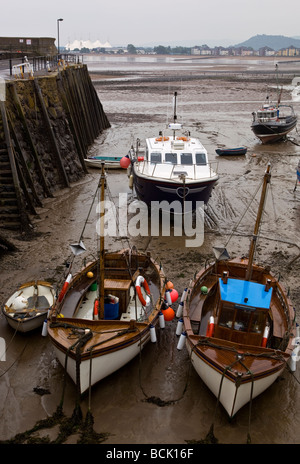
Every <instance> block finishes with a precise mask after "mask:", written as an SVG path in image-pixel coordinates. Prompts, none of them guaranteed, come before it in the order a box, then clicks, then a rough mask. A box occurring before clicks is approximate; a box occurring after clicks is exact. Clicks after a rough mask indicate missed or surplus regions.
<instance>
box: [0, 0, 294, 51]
mask: <svg viewBox="0 0 300 464" xmlns="http://www.w3.org/2000/svg"><path fill="white" fill-rule="evenodd" d="M3 3H4V2H2V11H1V15H0V36H17V37H22V36H31V37H41V36H42V37H55V38H56V37H57V19H58V18H63V19H64V21H63V22H61V23H60V44H61V45H65V44H66V43H67V42H73V41H74V40H75V39H78V40H91V41H96V40H100V41H101V42H102V43H104V42H106V41H109V42H110V43H111V44H112V45H125V46H126V45H127V44H129V43H132V44H133V45H137V46H138V45H145V44H147V43H153V42H155V43H162V44H168V43H170V45H172V44H174V42H176V43H181V42H182V43H183V42H184V41H187V40H189V41H192V42H195V43H193V44H194V45H201V44H204V43H207V44H208V45H211V46H213V45H217V44H218V45H224V46H226V45H230V44H236V43H239V42H242V41H244V40H247V39H249V38H250V37H251V36H254V35H257V34H268V35H284V36H289V37H292V36H300V25H299V17H300V2H299V0H288V1H287V2H282V0H251V1H248V0H247V1H245V0H243V1H242V0H147V1H145V0H106V1H99V0H72V1H71V0H51V1H49V2H43V1H41V0H39V1H36V0H22V1H21V0H15V1H13V0H11V1H6V2H5V3H4V4H3Z"/></svg>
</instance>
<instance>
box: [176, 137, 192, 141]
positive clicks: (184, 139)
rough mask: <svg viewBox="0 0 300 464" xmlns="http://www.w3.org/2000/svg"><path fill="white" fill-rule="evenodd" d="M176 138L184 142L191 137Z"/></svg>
mask: <svg viewBox="0 0 300 464" xmlns="http://www.w3.org/2000/svg"><path fill="white" fill-rule="evenodd" d="M176 140H182V141H183V142H187V141H188V140H189V139H188V138H187V137H177V139H176Z"/></svg>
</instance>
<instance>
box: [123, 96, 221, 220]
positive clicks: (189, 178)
mask: <svg viewBox="0 0 300 464" xmlns="http://www.w3.org/2000/svg"><path fill="white" fill-rule="evenodd" d="M176 98H177V92H175V94H174V120H173V123H170V124H169V125H168V128H167V129H168V131H166V132H163V131H161V132H159V134H158V136H157V137H152V138H147V139H146V141H145V147H144V149H143V151H142V154H143V156H140V154H141V144H140V140H139V139H138V140H137V145H136V147H133V146H132V147H131V150H130V152H129V158H130V160H131V166H130V172H129V175H130V176H131V178H132V181H133V186H134V189H135V192H136V195H137V198H138V199H139V200H140V201H142V202H144V203H146V205H147V206H148V207H151V203H152V202H166V204H167V205H172V207H173V208H174V212H175V213H179V214H181V213H182V214H184V213H186V212H189V211H195V210H196V209H197V205H198V204H199V206H200V203H197V202H203V203H204V204H207V203H208V201H209V198H210V196H211V194H212V190H213V188H214V187H215V185H216V183H217V181H218V178H219V176H218V174H217V172H216V171H217V169H216V167H217V163H212V162H210V161H209V159H208V154H207V150H206V149H205V148H204V146H203V145H202V143H201V141H200V140H199V139H198V138H194V137H191V135H190V132H189V131H186V132H183V130H182V125H181V124H179V123H178V122H177V114H176ZM167 207H168V206H167ZM162 209H163V207H162Z"/></svg>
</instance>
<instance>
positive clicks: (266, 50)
mask: <svg viewBox="0 0 300 464" xmlns="http://www.w3.org/2000/svg"><path fill="white" fill-rule="evenodd" d="M258 53H259V56H275V55H276V52H275V50H273V48H270V47H261V48H260V49H259V50H258Z"/></svg>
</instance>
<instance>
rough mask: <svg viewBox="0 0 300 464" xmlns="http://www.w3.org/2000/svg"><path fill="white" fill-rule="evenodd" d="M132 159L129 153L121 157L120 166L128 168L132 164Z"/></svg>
mask: <svg viewBox="0 0 300 464" xmlns="http://www.w3.org/2000/svg"><path fill="white" fill-rule="evenodd" d="M130 163H131V161H130V158H129V156H128V155H126V156H123V158H121V159H120V166H121V168H123V169H127V168H128V166H129V165H130Z"/></svg>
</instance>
